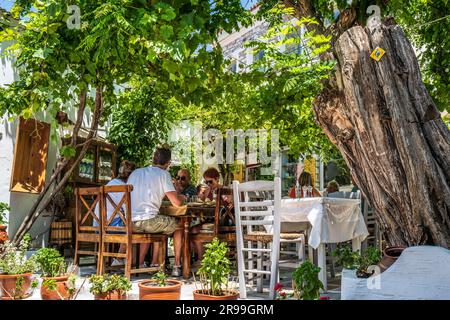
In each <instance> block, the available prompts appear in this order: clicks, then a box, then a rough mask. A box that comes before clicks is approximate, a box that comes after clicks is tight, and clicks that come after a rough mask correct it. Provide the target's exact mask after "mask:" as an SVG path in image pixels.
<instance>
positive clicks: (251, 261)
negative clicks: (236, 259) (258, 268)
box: [247, 241, 254, 285]
mask: <svg viewBox="0 0 450 320" xmlns="http://www.w3.org/2000/svg"><path fill="white" fill-rule="evenodd" d="M247 247H248V248H251V247H252V242H251V241H247ZM253 255H254V254H253V251H248V261H247V264H248V266H247V269H248V270H251V269H253ZM248 277H249V278H250V279H251V280H249V281H248V282H249V284H250V285H253V284H254V281H253V273H249V274H248Z"/></svg>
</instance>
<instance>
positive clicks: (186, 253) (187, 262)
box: [183, 220, 191, 279]
mask: <svg viewBox="0 0 450 320" xmlns="http://www.w3.org/2000/svg"><path fill="white" fill-rule="evenodd" d="M183 238H184V245H183V278H184V279H189V277H190V274H191V255H190V252H191V250H190V248H191V243H190V236H189V220H184V237H183Z"/></svg>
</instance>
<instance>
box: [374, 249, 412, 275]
mask: <svg viewBox="0 0 450 320" xmlns="http://www.w3.org/2000/svg"><path fill="white" fill-rule="evenodd" d="M405 249H406V247H402V246H395V247H387V248H386V249H384V250H383V258H381V261H380V262H379V263H378V266H379V267H380V269H381V270H380V271H381V272H383V271H385V270H386V269H387V268H389V267H390V266H391V265H392V264H393V263H394V262H395V261H397V259H398V257H400V255H401V254H402V252H403V250H405Z"/></svg>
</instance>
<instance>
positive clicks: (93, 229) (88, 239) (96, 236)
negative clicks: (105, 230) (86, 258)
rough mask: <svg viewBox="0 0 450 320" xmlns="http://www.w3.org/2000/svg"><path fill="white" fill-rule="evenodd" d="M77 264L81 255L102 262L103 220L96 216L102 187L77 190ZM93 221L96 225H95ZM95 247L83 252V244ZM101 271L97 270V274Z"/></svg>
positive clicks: (100, 201) (75, 260)
mask: <svg viewBox="0 0 450 320" xmlns="http://www.w3.org/2000/svg"><path fill="white" fill-rule="evenodd" d="M75 197H76V200H75V232H76V234H75V257H74V262H75V264H77V265H78V264H79V260H80V255H91V256H95V257H96V260H97V264H98V263H99V261H100V251H99V250H98V248H99V246H100V244H101V219H100V218H99V217H98V216H97V215H96V214H95V208H96V206H97V205H100V206H101V203H102V201H103V200H102V187H97V188H76V189H75ZM93 221H95V222H96V224H94V225H93ZM87 243H89V244H91V245H93V247H94V249H93V250H81V249H80V245H82V244H87ZM98 272H99V269H98V268H97V273H98Z"/></svg>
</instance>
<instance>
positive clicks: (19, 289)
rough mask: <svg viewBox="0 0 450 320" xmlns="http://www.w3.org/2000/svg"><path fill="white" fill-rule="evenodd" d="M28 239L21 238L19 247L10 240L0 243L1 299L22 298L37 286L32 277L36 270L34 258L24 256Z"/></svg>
mask: <svg viewBox="0 0 450 320" xmlns="http://www.w3.org/2000/svg"><path fill="white" fill-rule="evenodd" d="M28 247H29V239H23V240H22V241H21V242H20V244H19V247H16V246H14V245H13V244H12V243H11V242H10V241H6V242H5V243H3V244H2V245H0V251H2V255H1V256H0V292H1V298H2V299H3V300H6V299H8V300H10V299H23V298H26V297H28V296H30V295H31V291H30V289H34V288H36V287H37V285H38V282H37V281H36V280H33V279H32V276H33V273H34V272H35V271H36V270H37V263H36V258H35V257H34V255H33V256H31V257H30V258H29V259H27V257H26V251H27V249H28Z"/></svg>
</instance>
